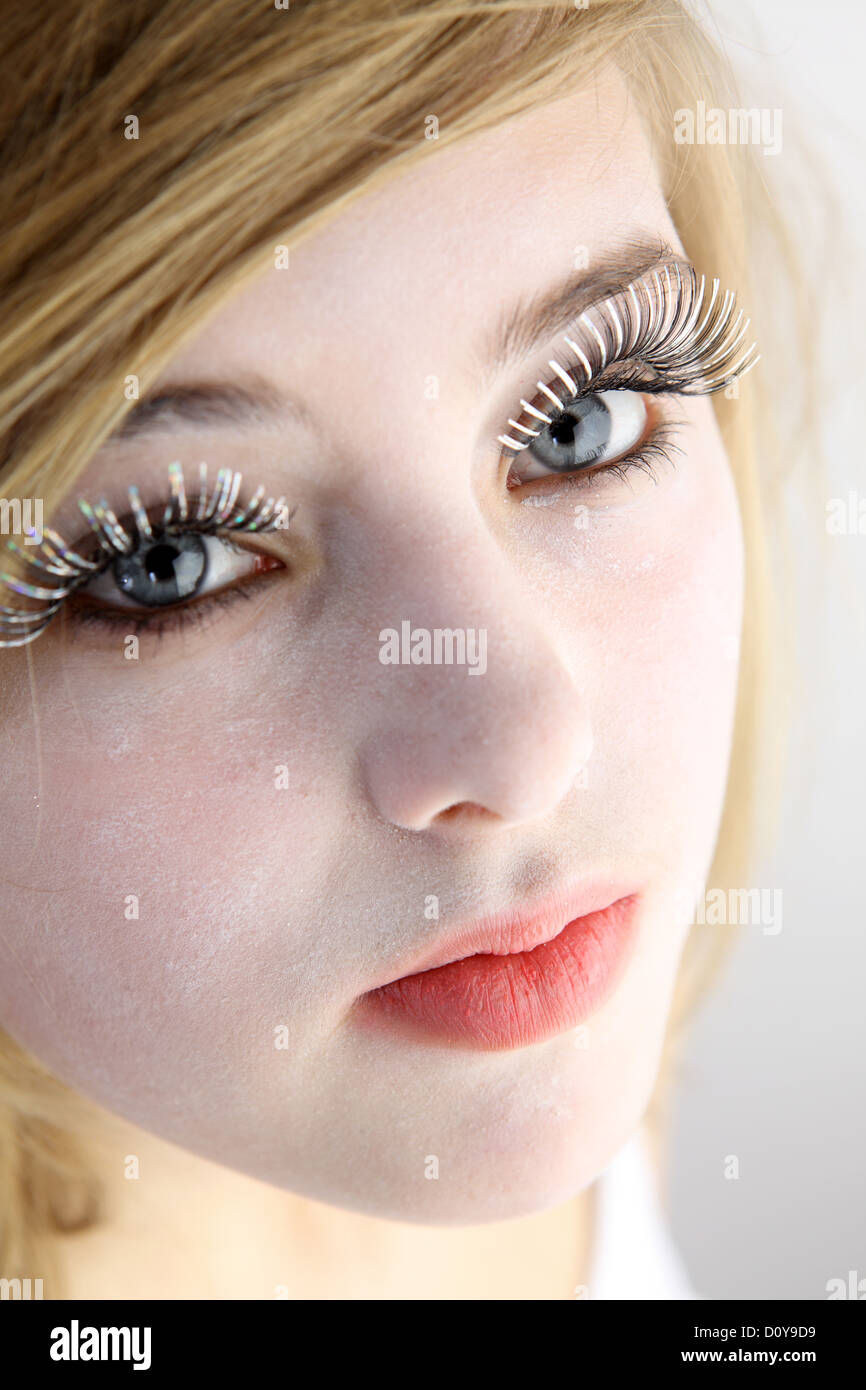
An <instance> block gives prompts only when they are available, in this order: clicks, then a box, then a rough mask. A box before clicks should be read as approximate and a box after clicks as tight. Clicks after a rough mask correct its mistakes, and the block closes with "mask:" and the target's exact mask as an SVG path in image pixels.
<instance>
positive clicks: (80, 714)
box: [0, 653, 348, 1089]
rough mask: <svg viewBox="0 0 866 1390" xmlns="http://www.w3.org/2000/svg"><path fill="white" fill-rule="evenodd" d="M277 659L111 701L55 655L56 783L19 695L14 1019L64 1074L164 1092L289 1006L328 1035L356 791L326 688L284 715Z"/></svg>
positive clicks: (309, 1040)
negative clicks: (344, 770)
mask: <svg viewBox="0 0 866 1390" xmlns="http://www.w3.org/2000/svg"><path fill="white" fill-rule="evenodd" d="M52 659H53V660H54V663H55V666H56V667H57V669H53V668H52ZM267 669H268V670H269V671H272V670H273V669H275V668H272V667H271V666H268V667H267ZM260 670H261V663H260V662H258V663H256V664H255V665H254V666H253V667H252V668H250V667H244V666H243V665H242V664H241V663H240V662H239V663H238V673H237V675H236V676H234V678H233V679H227V678H226V675H225V673H223V674H222V675H219V674H218V673H216V672H212V671H209V670H208V669H207V667H206V663H205V662H199V663H196V671H195V676H194V677H192V676H190V675H188V674H186V673H185V672H183V670H182V668H181V667H180V666H177V667H173V668H172V671H171V672H166V673H164V674H163V675H161V676H160V677H159V678H152V677H150V676H146V675H145V674H144V673H140V674H139V676H137V677H136V684H135V688H134V689H133V688H132V687H131V686H130V685H129V684H128V682H126V681H123V680H122V679H121V680H116V681H115V682H114V684H112V683H111V682H109V681H108V680H106V679H105V678H104V677H103V679H102V681H101V683H100V685H99V699H98V701H94V700H93V699H92V698H90V699H89V698H88V694H89V690H88V686H87V683H86V674H85V666H84V664H80V665H73V666H70V665H68V664H67V667H66V668H65V669H63V668H60V666H59V663H58V662H57V661H56V658H52V657H51V656H50V655H49V654H48V653H46V654H45V656H43V655H42V654H40V657H39V661H38V663H37V673H36V681H35V688H36V701H37V707H38V710H39V716H40V725H41V728H42V742H41V748H40V749H39V753H40V757H39V763H40V764H41V784H40V778H39V769H38V766H37V757H36V747H35V745H34V743H33V741H32V733H33V722H32V716H31V713H30V702H29V695H28V693H27V691H26V689H25V690H23V691H19V692H17V694H18V696H19V697H20V698H19V699H18V700H17V701H16V707H17V708H16V713H15V715H14V716H11V717H10V720H9V725H8V727H9V728H10V729H14V730H15V731H16V732H15V733H14V735H13V736H12V738H13V742H14V745H15V746H14V749H13V750H12V752H13V756H12V758H11V760H10V766H11V767H12V768H14V772H13V774H12V777H11V778H10V781H9V782H8V783H7V785H6V787H5V790H4V806H5V808H6V812H7V817H8V822H9V823H10V825H11V826H12V832H11V834H10V836H9V838H7V839H6V843H5V845H4V864H5V867H6V868H7V869H8V867H9V865H10V864H11V865H15V866H17V872H16V873H15V875H14V877H15V881H16V882H15V887H14V889H10V888H9V887H8V886H7V887H5V888H4V889H3V890H2V903H0V915H2V919H3V921H4V924H5V923H9V924H10V925H9V928H8V930H7V931H6V934H5V948H6V952H5V953H6V956H7V957H8V960H7V961H4V967H7V966H11V968H4V970H3V971H2V972H0V976H2V978H0V1019H2V1022H3V1024H4V1025H5V1026H7V1027H8V1028H9V1029H10V1031H12V1032H13V1033H16V1034H17V1035H18V1036H19V1038H20V1040H21V1041H22V1042H24V1043H25V1045H30V1046H32V1047H33V1048H34V1050H35V1051H37V1053H38V1054H39V1055H41V1056H43V1057H44V1058H45V1059H46V1061H48V1062H49V1064H50V1063H52V1062H53V1063H54V1064H55V1065H56V1066H57V1069H58V1070H59V1071H60V1072H61V1074H63V1073H64V1071H66V1070H67V1069H68V1068H72V1069H73V1071H74V1072H75V1071H77V1072H80V1071H84V1070H86V1071H87V1073H88V1074H89V1075H91V1076H103V1075H104V1076H106V1078H109V1074H110V1078H113V1077H123V1078H124V1084H126V1085H131V1086H132V1088H133V1089H134V1088H135V1087H136V1086H137V1085H139V1084H140V1085H141V1086H142V1087H145V1088H147V1087H148V1086H149V1085H150V1084H151V1081H152V1077H153V1070H154V1066H155V1065H156V1066H158V1067H159V1068H160V1070H161V1074H163V1075H171V1074H177V1075H178V1076H179V1077H180V1075H181V1073H182V1072H183V1071H184V1068H186V1067H188V1065H189V1058H190V1056H198V1057H203V1058H204V1057H208V1056H209V1055H212V1054H213V1052H214V1049H215V1048H216V1049H218V1050H219V1053H220V1055H221V1056H222V1057H223V1058H224V1059H225V1060H226V1061H227V1062H228V1061H229V1059H231V1058H232V1057H233V1056H234V1057H235V1058H236V1059H240V1058H241V1057H242V1056H243V1055H244V1054H245V1053H247V1054H248V1053H249V1052H250V1051H251V1050H253V1049H254V1050H255V1051H256V1052H258V1053H261V1051H262V1038H263V1037H265V1036H266V1034H267V1033H268V1032H272V1030H273V1026H274V1024H275V1022H276V1021H278V1020H280V1019H284V1018H286V1017H287V1016H289V1017H295V1018H297V1019H298V1020H301V1021H303V1022H304V1024H305V1028H304V1033H303V1038H304V1044H305V1045H309V1046H311V1047H312V1046H313V1044H314V1042H315V1039H316V1030H317V1028H318V1027H320V1026H321V1018H320V1017H319V1015H320V1014H321V1008H322V1000H323V999H324V1000H327V999H328V998H329V997H332V996H333V991H334V988H335V982H334V961H333V943H330V949H329V937H328V935H327V931H325V932H324V933H323V931H322V930H321V929H320V926H321V924H320V923H319V922H317V921H315V923H314V926H311V923H313V922H314V918H315V912H316V908H315V904H316V903H318V902H319V901H320V900H321V898H322V894H323V892H326V891H327V888H326V884H325V883H324V879H325V878H326V876H327V874H328V872H329V871H330V868H331V856H330V855H326V853H325V847H326V846H328V845H333V844H334V843H339V841H340V836H341V831H342V818H343V816H344V815H345V809H344V808H345V802H346V799H345V797H340V796H339V795H335V786H336V784H337V783H336V779H337V778H338V776H339V771H338V767H337V765H336V763H335V754H334V750H333V748H329V747H328V746H327V744H326V743H325V741H324V731H323V729H322V728H321V725H320V723H319V721H318V720H317V715H316V709H315V703H314V699H313V697H312V696H305V693H304V690H303V689H302V688H301V686H300V683H299V685H298V688H297V689H296V690H292V691H288V690H281V696H285V697H289V696H290V697H291V702H290V703H289V702H288V700H287V703H286V706H285V709H284V710H282V711H280V710H277V709H275V708H274V694H273V681H271V682H270V683H269V685H268V688H267V690H266V689H265V688H264V683H261V682H260V679H259V676H258V674H257V673H258V672H259V671H260ZM253 672H255V673H256V674H253ZM61 731H62V732H61ZM72 731H74V737H73V736H72ZM37 785H39V806H38V809H37V808H36V807H35V805H34V803H33V800H32V793H33V790H34V788H35V787H36V786H37ZM347 968H348V967H347ZM337 983H338V984H339V980H338V982H337ZM316 1001H318V1010H317V1004H316ZM61 1020H62V1026H59V1023H60V1021H61ZM299 1050H300V1051H303V1048H301V1049H299ZM109 1059H110V1060H109ZM149 1078H150V1079H149Z"/></svg>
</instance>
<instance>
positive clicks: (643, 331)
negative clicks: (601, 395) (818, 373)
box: [497, 261, 760, 453]
mask: <svg viewBox="0 0 866 1390" xmlns="http://www.w3.org/2000/svg"><path fill="white" fill-rule="evenodd" d="M672 276H673V279H675V281H676V283H675V284H674V283H672ZM662 279H664V285H662ZM718 296H719V281H718V279H714V280H713V282H712V290H711V293H710V295H709V302H707V281H706V277H705V276H703V275H702V276H700V278H698V275H697V272H696V271H695V270H694V269H693V268H692V267H687V268H686V270H685V273H683V269H682V268H681V266H680V263H679V262H676V261H675V262H672V263H671V264H670V265H666V266H665V267H664V270H663V271H662V272H661V274H660V273H659V272H658V271H653V272H652V274H650V275H648V276H644V277H642V278H640V279H638V280H635V281H632V282H631V284H629V285H627V286H626V287H625V288H624V289H623V290H622V291H620V292H617V293H616V294H613V295H611V296H609V297H608V298H607V299H605V300H602V301H601V302H600V303H599V304H596V305H594V306H592V307H591V308H589V309H587V310H585V311H584V312H583V313H582V314H581V315H580V316H579V318H578V321H577V324H576V325H575V327H574V328H573V329H570V330H569V331H568V332H567V333H565V334H564V335H563V337H562V340H561V341H562V343H563V344H564V345H565V347H566V348H567V349H568V352H562V351H559V352H557V353H555V355H554V356H553V357H552V358H551V359H550V360H549V365H550V367H551V370H552V371H553V372H554V374H555V375H554V377H553V378H551V379H548V380H546V381H545V380H539V381H538V382H537V383H536V385H537V392H538V394H537V395H536V396H534V397H532V398H531V399H530V400H527V399H525V398H522V399H521V402H520V404H521V406H522V407H523V413H522V414H519V415H517V416H516V417H510V418H509V420H508V426H509V428H508V431H507V432H505V433H503V434H500V435H498V436H497V443H499V444H501V445H502V446H503V448H504V449H506V450H508V451H509V452H511V453H519V452H521V451H522V450H523V449H526V448H529V446H530V445H531V443H532V440H533V439H534V438H537V437H538V433H539V432H540V429H543V428H544V426H545V425H550V424H552V423H553V421H554V420H555V419H556V416H557V413H559V412H564V411H565V410H566V409H567V407H568V404H569V402H570V401H572V402H573V401H574V400H576V399H579V398H580V396H582V395H587V394H590V393H592V392H593V391H594V390H596V389H598V387H599V385H600V383H601V381H602V380H603V378H604V376H605V373H610V372H611V370H612V368H613V367H614V366H615V365H617V364H618V363H624V362H632V360H633V362H634V368H633V369H632V371H633V382H632V385H631V389H642V390H644V391H648V392H656V393H658V392H668V393H671V394H676V395H710V394H712V393H713V392H714V391H718V390H721V389H723V387H725V386H726V385H728V384H729V383H730V382H731V381H732V380H734V378H735V377H738V376H743V375H745V373H746V372H748V371H750V370H751V368H752V367H754V366H755V365H756V363H757V362H758V361H759V360H760V358H759V354H758V353H757V351H756V344H755V343H754V342H753V343H752V344H751V345H750V347H748V348H747V349H746V350H745V352H743V353H741V354H740V355H739V357H738V356H737V354H738V349H739V347H740V344H741V343H742V340H743V338H744V337H745V335H746V333H747V332H748V328H749V323H750V320H749V319H746V320H745V322H743V311H742V310H740V311H739V312H738V313H737V315H736V317H735V316H734V312H735V309H736V295H735V293H734V292H733V291H726V292H725V295H724V298H723V300H722V301H721V302H720V301H719V297H718ZM638 367H639V368H642V369H643V370H644V372H650V373H652V374H653V375H652V376H651V377H650V379H649V380H647V381H644V382H640V381H639V379H638V377H637V376H636V369H637V368H638ZM567 378H568V379H567ZM605 384H607V385H611V384H613V383H610V382H607V383H605ZM615 384H616V385H617V387H618V389H629V387H624V386H623V385H622V384H620V382H617V383H615ZM557 387H558V390H557ZM563 387H565V390H566V392H567V393H568V394H565V395H564V394H563ZM572 387H574V388H575V389H572ZM542 398H543V399H542ZM548 402H549V405H548V404H547V403H548ZM539 407H542V408H541V409H539ZM551 410H552V412H553V414H552V415H551V413H550V412H551Z"/></svg>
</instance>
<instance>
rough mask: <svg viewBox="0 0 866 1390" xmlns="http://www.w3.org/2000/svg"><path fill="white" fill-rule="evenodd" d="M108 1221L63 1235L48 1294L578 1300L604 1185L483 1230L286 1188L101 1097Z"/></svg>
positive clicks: (96, 1128) (92, 1131) (93, 1135)
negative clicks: (134, 1118)
mask: <svg viewBox="0 0 866 1390" xmlns="http://www.w3.org/2000/svg"><path fill="white" fill-rule="evenodd" d="M92 1117H93V1123H92V1124H88V1130H87V1133H88V1143H89V1148H90V1151H91V1153H92V1160H93V1167H94V1170H95V1172H96V1174H97V1176H98V1177H99V1179H100V1181H101V1183H102V1188H103V1193H104V1212H105V1215H104V1219H103V1221H102V1222H100V1224H99V1225H97V1226H94V1227H92V1228H91V1229H90V1230H87V1231H84V1232H80V1233H76V1234H73V1235H66V1236H63V1237H60V1238H59V1239H58V1244H57V1248H56V1251H55V1254H56V1262H57V1268H58V1275H59V1281H60V1285H61V1287H60V1289H59V1291H57V1290H56V1291H55V1292H54V1293H51V1292H50V1291H49V1289H48V1288H47V1287H46V1290H45V1294H46V1297H58V1296H59V1297H65V1298H72V1299H75V1298H96V1299H106V1298H121V1299H129V1298H142V1299H150V1298H163V1299H190V1298H207V1299H210V1298H213V1299H273V1298H289V1299H315V1300H318V1299H326V1300H330V1299H386V1300H392V1299H393V1300H400V1301H403V1300H406V1299H425V1300H427V1299H429V1300H443V1299H447V1300H453V1299H573V1298H574V1297H575V1296H579V1295H577V1294H576V1290H578V1289H579V1288H580V1287H581V1286H582V1285H584V1284H585V1283H586V1282H587V1271H588V1263H589V1254H590V1240H591V1227H592V1206H593V1199H592V1190H591V1189H590V1190H589V1191H587V1192H585V1193H582V1194H580V1196H578V1197H577V1198H575V1199H573V1200H571V1201H569V1202H567V1203H565V1204H564V1205H563V1206H558V1207H555V1208H551V1209H549V1210H547V1211H543V1212H539V1213H535V1214H533V1215H531V1216H524V1217H517V1218H514V1219H513V1220H510V1221H502V1222H495V1223H491V1224H488V1225H481V1226H463V1227H431V1226H418V1225H414V1224H412V1223H409V1222H400V1221H387V1220H383V1219H381V1218H378V1217H371V1216H365V1215H362V1214H360V1213H357V1212H352V1211H345V1210H343V1209H342V1208H339V1207H332V1206H327V1205H325V1204H324V1203H321V1202H316V1201H312V1200H310V1199H308V1198H305V1197H301V1196H297V1195H296V1194H294V1193H290V1192H285V1191H283V1190H282V1189H280V1188H275V1187H271V1186H269V1185H268V1184H266V1183H262V1182H259V1181H257V1180H256V1179H254V1178H250V1177H247V1176H246V1175H244V1174H242V1173H237V1172H234V1171H232V1170H230V1169H228V1168H223V1167H221V1166H220V1165H218V1164H215V1163H211V1162H210V1161H208V1160H207V1159H203V1158H200V1157H198V1156H197V1155H195V1154H191V1153H189V1152H187V1151H186V1150H184V1149H180V1148H178V1147H176V1146H175V1145H173V1144H169V1143H167V1142H165V1141H164V1140H161V1139H158V1138H156V1137H154V1136H153V1135H151V1134H148V1133H147V1132H146V1131H145V1130H142V1129H139V1128H137V1127H136V1126H134V1125H131V1124H128V1123H127V1122H126V1121H122V1120H119V1119H117V1118H116V1117H115V1116H112V1115H110V1114H108V1112H106V1111H102V1110H97V1109H96V1108H95V1107H92Z"/></svg>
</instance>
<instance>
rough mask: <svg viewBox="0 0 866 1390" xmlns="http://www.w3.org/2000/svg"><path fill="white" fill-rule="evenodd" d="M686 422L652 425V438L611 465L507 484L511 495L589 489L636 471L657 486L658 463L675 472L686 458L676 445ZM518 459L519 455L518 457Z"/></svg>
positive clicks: (671, 420) (672, 420)
mask: <svg viewBox="0 0 866 1390" xmlns="http://www.w3.org/2000/svg"><path fill="white" fill-rule="evenodd" d="M685 423H686V421H685V420H682V419H675V418H674V417H673V416H667V417H666V418H662V419H660V420H658V421H657V422H656V424H655V425H653V427H652V429H651V430H650V432H649V434H648V435H646V437H645V438H644V439H643V440H642V441H641V443H640V444H638V445H636V446H635V448H634V449H633V450H632V452H631V453H630V454H625V455H624V456H623V457H622V458H620V459H615V460H613V461H612V462H611V463H601V464H598V465H597V466H596V467H594V468H582V469H581V468H575V469H573V470H572V471H571V472H570V473H552V474H551V475H550V477H549V478H532V479H530V480H529V481H528V482H520V481H519V480H518V481H517V482H515V483H510V484H509V483H506V487H507V488H508V490H509V491H514V492H516V491H517V490H518V489H520V488H532V489H533V490H536V491H537V490H538V488H539V485H541V486H542V487H543V485H544V484H545V483H550V484H555V485H556V486H557V487H559V488H563V487H587V486H588V484H589V483H590V482H591V481H592V479H593V478H599V477H601V476H602V475H604V476H608V475H610V474H613V475H614V476H616V477H618V478H621V479H623V480H625V479H627V478H628V475H629V473H630V472H631V470H632V469H634V468H639V469H640V470H641V471H642V472H644V473H647V474H648V475H649V477H650V478H652V480H653V482H654V483H657V482H658V476H657V473H656V469H655V466H654V465H655V464H656V463H657V462H663V463H669V464H670V465H671V467H672V468H675V467H676V458H675V455H679V456H680V457H684V456H685V450H684V449H683V448H682V446H681V445H680V444H677V443H676V436H677V433H678V431H679V430H680V429H682V428H683V426H684V425H685ZM517 457H518V458H519V457H520V455H517Z"/></svg>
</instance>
